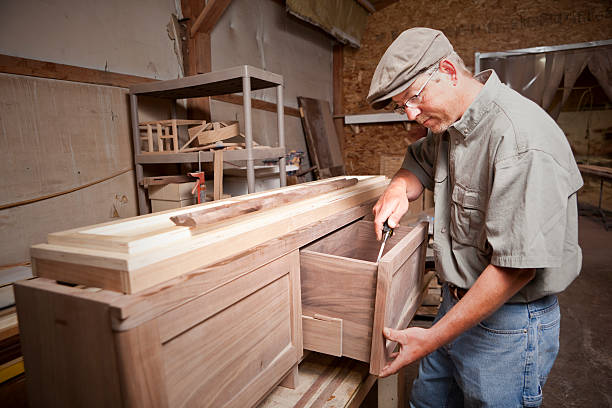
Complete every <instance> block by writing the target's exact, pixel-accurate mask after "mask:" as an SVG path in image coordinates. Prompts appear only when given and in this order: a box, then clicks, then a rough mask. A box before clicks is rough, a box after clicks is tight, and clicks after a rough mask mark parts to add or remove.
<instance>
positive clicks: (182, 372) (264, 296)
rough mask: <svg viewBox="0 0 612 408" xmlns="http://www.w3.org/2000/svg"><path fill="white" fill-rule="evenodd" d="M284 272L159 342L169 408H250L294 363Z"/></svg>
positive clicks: (287, 287) (288, 298)
mask: <svg viewBox="0 0 612 408" xmlns="http://www.w3.org/2000/svg"><path fill="white" fill-rule="evenodd" d="M295 261H297V258H296V257H294V262H295ZM283 270H284V269H283ZM285 272H286V273H285V274H284V275H283V276H282V277H280V278H278V279H276V280H274V281H272V282H271V283H269V284H267V285H265V286H264V287H263V288H261V289H259V290H256V291H255V292H253V293H252V294H251V295H250V296H246V297H244V298H243V299H242V300H240V301H239V302H237V303H235V304H234V305H233V306H232V307H231V308H226V309H221V311H220V312H219V313H217V314H215V315H213V316H212V317H210V318H209V319H206V320H205V321H204V322H202V323H200V324H198V325H197V326H195V327H193V328H191V329H190V330H189V331H188V332H186V333H184V334H182V335H181V336H178V337H176V338H174V339H172V340H170V341H168V342H167V343H165V344H164V346H163V353H164V355H165V361H166V367H165V374H166V376H167V379H168V390H169V393H168V398H169V402H170V405H171V406H183V405H185V404H187V405H192V404H196V403H197V404H198V405H200V406H210V407H216V406H220V405H221V404H224V403H227V402H228V401H230V403H231V404H234V405H235V406H251V405H253V404H254V403H255V402H256V401H257V400H259V398H261V397H262V396H263V395H265V393H266V392H267V390H268V389H269V387H271V386H273V385H274V384H276V382H277V381H278V379H279V378H282V376H283V375H284V374H285V373H286V372H287V371H288V370H289V369H290V368H291V367H292V366H293V365H294V364H296V363H297V362H298V360H299V359H298V357H297V356H298V354H300V355H301V353H298V352H297V350H296V347H295V346H294V344H293V343H292V333H291V315H290V312H291V297H290V292H291V288H290V278H289V276H288V275H289V274H288V273H287V271H285ZM196 351H197V352H196ZM272 373H277V374H276V375H273V374H272ZM245 384H246V385H247V386H246V387H245Z"/></svg>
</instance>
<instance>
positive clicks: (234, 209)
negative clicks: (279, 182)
mask: <svg viewBox="0 0 612 408" xmlns="http://www.w3.org/2000/svg"><path fill="white" fill-rule="evenodd" d="M355 184H357V179H356V178H341V179H335V180H327V181H325V182H322V183H317V184H315V185H308V186H304V185H302V186H297V187H296V188H293V189H290V190H283V189H280V190H276V191H274V192H272V193H271V194H269V195H267V196H264V197H253V198H251V199H246V200H243V201H241V202H240V203H238V204H236V203H230V204H226V205H223V206H219V207H214V208H211V209H204V210H196V211H193V212H191V213H188V214H182V215H177V216H175V217H172V218H171V219H172V221H173V222H174V223H175V224H176V225H182V226H186V227H197V226H198V225H206V224H210V223H212V222H219V221H222V220H225V219H229V218H233V217H237V216H239V215H243V214H248V213H252V212H254V211H259V210H261V209H272V208H275V207H279V206H281V205H284V204H288V203H291V202H296V201H299V200H302V199H304V198H306V197H313V196H315V195H318V194H323V193H328V192H330V191H334V190H340V189H342V188H345V187H350V186H353V185H355Z"/></svg>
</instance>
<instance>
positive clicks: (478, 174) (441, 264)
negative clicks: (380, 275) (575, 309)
mask: <svg viewBox="0 0 612 408" xmlns="http://www.w3.org/2000/svg"><path fill="white" fill-rule="evenodd" d="M367 100H368V102H369V103H370V104H372V105H373V107H374V108H376V109H380V108H382V107H385V106H387V105H389V104H390V103H394V107H395V110H396V111H400V112H405V114H406V115H407V116H408V119H410V120H414V121H417V122H418V123H420V124H422V125H423V126H425V127H426V128H427V129H428V133H427V136H426V137H425V138H423V139H421V140H419V141H417V142H416V143H413V144H412V145H410V146H409V148H408V151H407V153H406V156H405V159H404V162H403V164H402V168H401V169H400V170H399V171H398V172H397V174H396V175H395V176H394V177H393V179H392V180H391V183H390V184H389V186H388V188H387V189H386V191H385V192H384V193H383V195H382V196H381V197H380V199H379V200H378V202H377V204H376V205H375V207H374V215H375V222H374V223H375V230H376V234H377V237H378V238H379V239H380V236H381V229H382V224H383V223H384V221H385V220H388V223H389V225H390V226H391V227H392V228H393V227H395V226H397V225H398V222H399V220H400V218H401V217H402V215H403V214H404V213H405V212H406V210H407V209H408V203H409V201H411V200H415V199H416V198H417V197H418V196H419V195H420V194H421V192H422V191H423V188H428V189H431V190H433V191H434V202H435V217H434V255H435V261H436V271H437V273H438V275H439V277H440V278H441V279H442V281H443V282H444V285H443V302H442V304H441V306H440V311H439V313H438V316H437V318H436V320H435V322H434V325H433V326H432V327H431V328H430V329H422V328H416V327H415V328H408V329H405V330H399V331H398V330H391V329H388V328H386V329H385V330H384V335H385V337H387V338H388V339H390V340H393V341H397V342H398V343H399V344H400V351H399V353H396V354H395V355H393V356H392V361H391V362H390V363H389V364H388V365H387V366H386V367H385V368H384V370H383V376H386V375H389V374H391V373H394V372H396V371H397V370H398V369H399V368H400V367H402V366H404V365H406V364H409V363H410V362H413V361H415V360H418V359H420V358H423V360H422V361H421V365H420V367H419V377H418V378H417V380H415V383H414V385H413V389H412V395H411V406H416V407H436V408H438V407H455V406H478V407H483V406H486V407H521V406H529V407H533V406H539V405H540V404H541V401H542V391H541V386H542V385H543V384H544V382H545V381H546V377H547V375H548V372H549V371H550V369H551V367H552V364H553V362H554V360H555V357H556V355H557V351H558V347H559V343H558V336H559V320H560V315H559V306H558V303H557V298H556V296H555V294H557V293H559V292H561V291H563V290H564V289H565V288H566V287H567V286H568V285H569V284H570V283H571V282H572V281H573V280H574V279H575V278H576V276H577V275H578V273H579V272H580V266H581V262H582V253H581V250H580V247H579V246H578V231H577V230H578V228H577V223H578V217H577V204H576V191H577V190H578V189H579V188H580V187H581V186H582V178H581V177H580V173H579V171H578V168H577V166H576V162H575V160H574V157H573V155H572V152H571V149H570V147H569V144H568V142H567V140H566V138H565V135H564V134H563V132H562V131H561V129H559V127H558V126H557V125H556V123H555V122H554V121H553V120H552V119H551V118H550V116H548V115H547V114H546V113H545V112H544V111H543V110H542V109H541V108H540V107H539V106H537V105H536V104H534V103H533V102H531V101H529V100H528V99H526V98H524V97H522V96H521V95H519V94H518V93H516V92H515V91H513V90H511V89H510V88H508V87H507V86H505V85H503V84H502V83H501V82H500V80H499V78H498V77H497V75H496V74H495V72H493V71H485V72H483V73H481V74H479V75H477V76H475V77H473V76H472V75H471V74H470V72H469V71H468V70H467V69H466V68H465V66H464V65H463V62H462V61H461V59H460V58H459V57H458V55H457V54H456V53H454V51H453V48H452V46H451V44H450V43H449V41H448V39H447V38H446V37H445V36H444V34H443V33H442V32H440V31H437V30H432V29H428V28H413V29H410V30H407V31H405V32H403V33H402V34H401V35H400V36H399V37H398V38H397V39H396V40H395V41H394V42H393V43H392V44H391V46H390V47H389V48H388V49H387V51H386V52H385V54H384V55H383V57H382V58H381V60H380V62H379V64H378V67H377V68H376V71H375V73H374V76H373V78H372V83H371V86H370V93H369V95H368V98H367Z"/></svg>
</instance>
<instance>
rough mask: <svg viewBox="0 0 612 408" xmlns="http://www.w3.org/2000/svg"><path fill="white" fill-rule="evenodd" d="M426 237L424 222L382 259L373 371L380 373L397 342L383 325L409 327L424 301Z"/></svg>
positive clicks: (373, 337)
mask: <svg viewBox="0 0 612 408" xmlns="http://www.w3.org/2000/svg"><path fill="white" fill-rule="evenodd" d="M426 239H427V223H421V224H419V225H418V226H417V227H415V228H414V229H412V231H410V232H409V233H408V234H407V235H406V236H405V237H403V238H402V239H401V240H400V241H399V242H398V243H397V245H395V246H394V247H393V248H392V249H391V250H390V251H389V252H387V254H386V255H385V256H384V257H383V258H382V259H381V260H380V263H379V265H378V277H377V280H376V306H375V312H374V323H373V328H372V352H371V355H370V373H372V374H375V375H379V374H380V371H381V370H382V368H383V367H384V366H385V365H386V364H387V361H388V356H389V354H390V353H391V352H392V351H393V349H395V347H396V345H397V343H395V342H389V341H387V340H386V339H385V338H384V336H383V334H382V331H383V328H385V327H390V328H393V329H404V328H406V327H407V326H408V323H410V320H411V319H412V317H413V316H414V313H415V312H416V309H417V308H418V307H419V305H420V303H421V296H422V292H423V288H422V286H423V274H424V270H425V252H426V250H427V241H426Z"/></svg>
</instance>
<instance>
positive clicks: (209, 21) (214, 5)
mask: <svg viewBox="0 0 612 408" xmlns="http://www.w3.org/2000/svg"><path fill="white" fill-rule="evenodd" d="M230 2H231V0H209V1H208V3H207V4H206V6H205V7H204V9H203V10H202V12H201V13H200V14H199V15H198V18H196V20H195V22H194V23H193V25H192V26H191V29H190V30H189V33H190V35H191V37H193V36H194V35H196V33H197V32H198V31H200V30H201V31H203V32H205V33H208V34H210V32H211V31H212V29H213V28H214V27H215V25H216V24H217V21H219V19H220V18H221V16H222V15H223V12H224V11H225V9H226V8H227V6H229V4H230Z"/></svg>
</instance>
